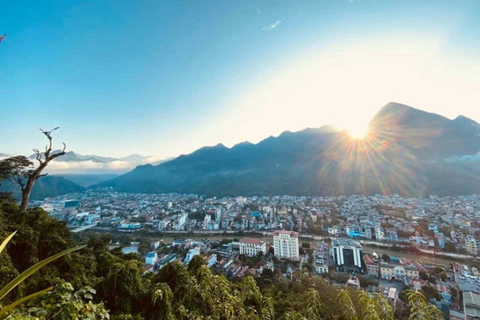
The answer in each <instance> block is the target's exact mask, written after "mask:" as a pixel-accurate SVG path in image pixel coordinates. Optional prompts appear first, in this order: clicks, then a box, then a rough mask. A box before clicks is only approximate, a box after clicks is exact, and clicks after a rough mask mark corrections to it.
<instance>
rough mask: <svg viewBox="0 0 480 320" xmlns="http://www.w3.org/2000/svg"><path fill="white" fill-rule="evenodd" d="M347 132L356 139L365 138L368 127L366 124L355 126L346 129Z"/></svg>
mask: <svg viewBox="0 0 480 320" xmlns="http://www.w3.org/2000/svg"><path fill="white" fill-rule="evenodd" d="M347 131H348V134H349V135H350V136H351V137H352V138H354V139H357V140H362V139H365V138H366V137H367V135H368V127H367V126H360V125H359V126H355V127H351V128H348V129H347Z"/></svg>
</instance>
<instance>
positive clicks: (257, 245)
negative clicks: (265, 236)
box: [239, 238, 267, 257]
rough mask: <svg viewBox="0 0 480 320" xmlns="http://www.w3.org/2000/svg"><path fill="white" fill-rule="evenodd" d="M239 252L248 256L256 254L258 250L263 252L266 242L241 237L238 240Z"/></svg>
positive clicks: (265, 249) (265, 248)
mask: <svg viewBox="0 0 480 320" xmlns="http://www.w3.org/2000/svg"><path fill="white" fill-rule="evenodd" d="M239 246H240V254H244V255H246V256H249V257H254V256H256V255H257V254H258V253H259V252H263V253H265V252H266V251H267V244H266V243H265V241H263V240H260V239H255V238H243V239H241V240H240V242H239Z"/></svg>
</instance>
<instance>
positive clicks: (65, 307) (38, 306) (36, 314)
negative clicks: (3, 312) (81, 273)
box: [7, 282, 110, 320]
mask: <svg viewBox="0 0 480 320" xmlns="http://www.w3.org/2000/svg"><path fill="white" fill-rule="evenodd" d="M95 293H96V291H95V290H94V289H93V288H91V287H84V288H82V289H80V290H78V291H75V290H74V289H73V286H72V285H71V284H70V283H66V282H63V283H60V284H59V285H57V286H56V287H55V289H54V290H53V291H52V292H49V293H47V294H45V295H44V296H42V297H41V298H40V299H38V300H37V301H34V303H32V304H31V305H30V306H27V307H25V308H23V309H21V310H17V311H16V312H15V313H13V314H12V315H10V316H9V317H8V318H7V319H11V320H14V319H15V320H16V319H31V320H34V319H35V320H36V319H52V320H70V319H71V320H80V319H84V320H97V319H98V320H102V319H110V315H109V313H108V311H107V310H106V309H105V307H104V305H103V303H98V304H95V303H94V302H93V295H94V294H95Z"/></svg>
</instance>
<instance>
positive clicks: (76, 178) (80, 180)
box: [56, 173, 118, 187]
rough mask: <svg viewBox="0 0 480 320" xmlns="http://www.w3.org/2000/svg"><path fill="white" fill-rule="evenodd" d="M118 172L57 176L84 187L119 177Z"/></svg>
mask: <svg viewBox="0 0 480 320" xmlns="http://www.w3.org/2000/svg"><path fill="white" fill-rule="evenodd" d="M117 176H118V175H117V174H113V173H105V174H62V175H56V177H64V178H65V179H67V180H70V181H72V182H74V183H76V184H78V185H80V186H82V187H89V186H92V185H96V184H98V183H100V182H103V181H107V180H110V179H113V178H115V177H117Z"/></svg>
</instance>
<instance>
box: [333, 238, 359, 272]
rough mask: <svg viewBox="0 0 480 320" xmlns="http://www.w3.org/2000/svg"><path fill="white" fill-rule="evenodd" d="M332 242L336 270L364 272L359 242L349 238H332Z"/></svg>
mask: <svg viewBox="0 0 480 320" xmlns="http://www.w3.org/2000/svg"><path fill="white" fill-rule="evenodd" d="M332 244H333V246H332V255H333V260H334V261H335V270H336V271H343V272H357V273H364V271H365V263H364V262H363V257H362V245H361V244H360V243H358V242H355V241H353V240H351V239H334V240H333V241H332Z"/></svg>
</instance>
